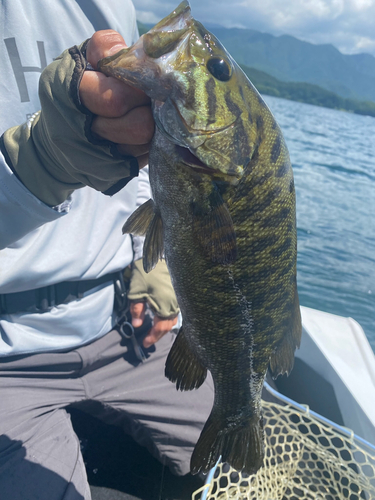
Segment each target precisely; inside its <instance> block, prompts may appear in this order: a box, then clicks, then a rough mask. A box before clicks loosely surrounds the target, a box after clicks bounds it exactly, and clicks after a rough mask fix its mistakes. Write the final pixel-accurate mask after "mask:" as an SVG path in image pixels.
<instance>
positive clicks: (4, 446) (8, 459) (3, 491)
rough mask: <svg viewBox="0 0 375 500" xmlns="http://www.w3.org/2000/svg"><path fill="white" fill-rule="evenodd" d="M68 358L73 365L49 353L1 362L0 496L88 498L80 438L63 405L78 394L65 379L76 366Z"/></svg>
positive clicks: (20, 499)
mask: <svg viewBox="0 0 375 500" xmlns="http://www.w3.org/2000/svg"><path fill="white" fill-rule="evenodd" d="M63 356H65V357H67V358H69V359H71V358H72V356H71V355H70V354H69V355H63ZM73 358H74V362H76V361H77V363H76V364H75V363H73V364H71V363H69V362H68V363H65V364H64V363H62V362H61V361H62V359H64V358H61V355H58V358H56V355H50V354H43V355H37V356H32V357H26V358H23V359H17V360H16V361H14V362H9V360H8V361H7V362H5V363H4V362H0V401H1V403H0V497H1V498H4V499H6V500H90V499H91V495H90V490H89V486H88V483H87V477H86V470H85V466H84V463H83V460H82V456H81V452H80V446H79V441H78V438H77V436H76V435H75V433H74V431H73V428H72V425H71V421H70V416H69V415H68V414H67V413H66V411H65V410H64V409H63V406H65V405H67V404H69V402H70V401H71V400H75V399H77V398H82V392H81V386H80V385H78V384H77V380H74V381H73V384H72V383H71V381H70V380H69V379H68V378H66V375H67V373H68V372H70V373H71V372H72V370H73V371H74V366H76V367H80V366H81V363H80V360H79V358H78V357H77V356H76V355H74V354H73ZM57 359H59V360H60V362H59V364H58V369H57V368H56V364H55V365H54V364H53V363H55V362H56V361H57ZM64 361H65V360H64ZM67 361H68V360H67ZM53 366H54V367H55V368H54V370H53V374H51V370H50V371H49V372H48V371H47V370H48V369H49V368H52V367H53Z"/></svg>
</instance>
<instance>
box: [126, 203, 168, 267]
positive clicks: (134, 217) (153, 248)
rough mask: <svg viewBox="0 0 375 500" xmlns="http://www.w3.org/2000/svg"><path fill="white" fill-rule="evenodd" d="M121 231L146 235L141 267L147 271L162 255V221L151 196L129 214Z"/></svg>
mask: <svg viewBox="0 0 375 500" xmlns="http://www.w3.org/2000/svg"><path fill="white" fill-rule="evenodd" d="M122 233H123V234H125V233H131V234H135V235H137V236H145V235H146V239H145V243H144V245H143V269H144V270H145V272H146V273H149V272H150V271H151V270H152V269H154V267H155V266H156V264H157V263H158V261H159V260H160V259H162V258H163V255H164V238H163V221H162V219H161V216H160V213H159V211H158V210H157V208H156V205H155V203H154V201H153V200H152V199H151V198H150V199H149V200H148V201H146V203H143V205H141V206H140V207H138V208H137V210H135V212H133V213H132V214H131V216H130V217H129V218H128V220H127V221H126V222H125V224H124V226H123V228H122Z"/></svg>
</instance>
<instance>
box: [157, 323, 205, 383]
mask: <svg viewBox="0 0 375 500" xmlns="http://www.w3.org/2000/svg"><path fill="white" fill-rule="evenodd" d="M165 376H166V377H167V378H168V379H169V380H170V381H171V382H176V388H177V390H181V391H191V390H193V389H198V387H200V386H201V385H202V384H203V382H204V381H205V379H206V376H207V369H206V368H205V367H204V366H203V365H202V363H201V362H200V361H199V359H198V357H197V355H196V354H195V353H194V352H193V351H192V350H191V348H190V346H189V344H188V341H187V340H186V337H185V334H184V330H183V326H182V327H181V328H180V331H179V332H178V335H177V337H176V340H175V341H174V344H173V345H172V348H171V350H170V352H169V354H168V357H167V361H166V363H165Z"/></svg>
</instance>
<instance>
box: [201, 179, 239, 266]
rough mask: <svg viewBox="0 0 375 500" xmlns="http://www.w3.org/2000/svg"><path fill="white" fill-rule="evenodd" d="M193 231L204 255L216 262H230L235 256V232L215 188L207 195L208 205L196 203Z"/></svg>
mask: <svg viewBox="0 0 375 500" xmlns="http://www.w3.org/2000/svg"><path fill="white" fill-rule="evenodd" d="M193 213H194V218H193V231H194V234H195V236H196V238H197V240H198V241H199V243H200V245H201V246H202V247H203V249H204V252H205V253H206V255H207V256H208V257H209V258H210V259H211V260H212V261H213V262H216V263H218V264H231V263H233V262H234V261H235V260H236V257H237V241H236V232H235V229H234V226H233V221H232V217H231V215H230V213H229V210H228V207H227V205H226V204H225V202H224V200H223V198H222V197H221V195H220V193H219V191H218V190H217V188H215V186H214V189H213V191H212V193H211V194H210V197H209V207H208V208H207V207H206V206H205V207H204V208H202V207H200V205H199V204H196V205H195V206H194V209H193Z"/></svg>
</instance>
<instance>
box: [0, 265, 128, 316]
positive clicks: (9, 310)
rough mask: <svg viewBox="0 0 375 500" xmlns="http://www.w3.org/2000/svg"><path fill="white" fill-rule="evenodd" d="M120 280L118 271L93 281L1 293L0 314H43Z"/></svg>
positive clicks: (67, 282)
mask: <svg viewBox="0 0 375 500" xmlns="http://www.w3.org/2000/svg"><path fill="white" fill-rule="evenodd" d="M120 279H122V272H121V271H118V272H116V273H110V274H106V275H104V276H102V277H101V278H97V279H93V280H82V281H63V282H61V283H56V284H54V285H48V286H44V287H42V288H35V289H33V290H26V291H24V292H14V293H3V294H0V314H15V313H20V312H29V313H34V312H36V313H44V312H47V311H49V310H50V309H51V308H52V307H54V306H57V305H59V304H67V303H69V302H71V301H73V300H77V299H80V298H82V297H83V294H84V293H85V292H88V291H89V290H92V289H93V288H95V287H97V286H99V285H101V284H103V283H106V282H108V281H114V282H115V281H117V280H120Z"/></svg>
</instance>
